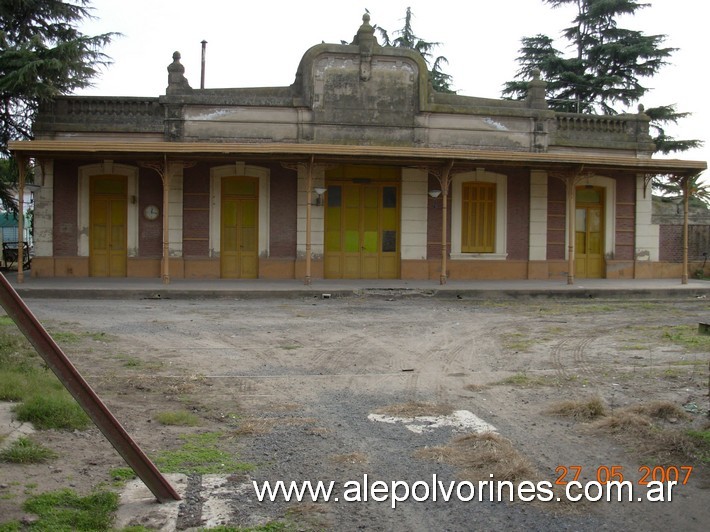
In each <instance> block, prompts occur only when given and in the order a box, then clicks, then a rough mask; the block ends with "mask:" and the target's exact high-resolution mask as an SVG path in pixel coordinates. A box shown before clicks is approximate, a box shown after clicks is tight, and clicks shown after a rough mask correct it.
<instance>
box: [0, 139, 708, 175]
mask: <svg viewBox="0 0 710 532" xmlns="http://www.w3.org/2000/svg"><path fill="white" fill-rule="evenodd" d="M9 149H10V151H11V152H13V153H15V154H16V155H23V156H25V157H37V158H42V157H56V158H65V157H68V156H82V157H103V158H110V157H117V158H126V157H132V158H137V159H144V158H155V157H159V158H161V159H162V158H163V157H166V156H167V157H180V158H186V157H191V158H207V157H217V158H219V157H235V156H242V157H247V156H248V157H258V158H265V159H276V158H281V159H284V160H294V159H295V160H304V159H305V158H309V157H311V156H314V157H317V158H318V159H319V160H322V161H330V162H335V161H338V160H341V161H342V160H346V159H347V160H358V161H362V162H366V161H374V160H377V161H380V162H389V163H390V164H410V165H427V164H430V165H434V164H445V163H446V162H447V161H451V160H454V161H456V162H460V163H463V164H467V165H476V164H480V165H487V164H495V165H510V166H528V167H534V168H540V169H545V168H547V169H550V168H556V169H564V168H579V167H580V166H583V167H584V169H585V171H592V170H607V171H609V170H623V171H627V172H628V171H631V172H638V173H645V174H673V175H678V176H682V175H695V174H698V173H700V172H702V171H703V170H706V169H707V162H705V161H685V160H679V159H653V158H636V157H628V156H609V155H590V154H579V153H572V152H564V153H562V152H561V153H549V152H545V153H532V152H526V151H496V150H468V149H462V148H423V147H422V148H418V147H398V146H361V145H358V146H351V145H337V144H293V143H275V142H271V143H253V144H252V143H220V142H162V141H161V142H120V141H88V140H27V141H11V142H10V143H9Z"/></svg>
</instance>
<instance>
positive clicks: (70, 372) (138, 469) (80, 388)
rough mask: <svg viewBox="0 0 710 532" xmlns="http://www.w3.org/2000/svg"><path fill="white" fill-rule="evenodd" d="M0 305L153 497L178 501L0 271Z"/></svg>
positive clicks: (165, 500) (161, 500) (160, 499)
mask: <svg viewBox="0 0 710 532" xmlns="http://www.w3.org/2000/svg"><path fill="white" fill-rule="evenodd" d="M0 305H2V307H3V308H4V309H5V312H7V314H8V316H10V317H11V318H12V319H13V320H14V322H15V323H16V324H17V327H18V328H19V329H20V331H22V334H24V335H25V336H26V337H27V339H28V340H29V341H30V343H31V344H32V345H33V346H34V348H35V349H36V350H37V352H38V353H39V354H40V356H41V357H42V358H43V359H44V361H45V362H46V363H47V365H48V366H49V367H50V368H51V369H52V371H53V372H54V373H55V375H56V376H57V377H58V378H59V380H60V381H61V382H62V384H64V386H65V387H66V389H67V390H68V391H69V393H70V394H72V396H73V397H74V399H76V401H77V402H78V403H79V405H80V406H81V407H82V408H83V409H84V411H85V412H86V413H87V414H88V415H89V417H90V418H91V420H92V421H93V422H94V424H95V425H96V426H97V427H98V428H99V430H100V431H101V432H102V433H103V435H104V436H105V437H106V439H107V440H108V441H109V442H111V445H113V447H114V449H116V450H117V451H118V454H120V455H121V456H122V457H123V459H124V460H125V461H126V463H127V464H128V465H129V466H130V467H131V469H133V471H135V473H136V475H138V477H139V478H140V479H141V480H142V481H143V482H144V483H145V485H146V486H147V487H148V489H149V490H150V491H151V492H152V493H153V495H155V497H156V499H158V501H159V502H161V503H162V502H168V501H179V500H180V495H178V493H177V492H176V491H175V490H174V489H173V487H172V486H171V485H170V483H169V482H168V481H167V480H166V478H165V477H164V476H163V475H162V474H161V473H160V471H158V469H157V468H156V467H155V464H153V462H151V461H150V458H148V457H147V456H146V455H145V453H144V452H143V451H142V450H141V448H140V447H138V445H137V444H136V443H135V442H134V441H133V439H132V438H131V437H130V436H129V435H128V433H127V432H126V431H125V429H124V428H123V427H122V426H121V424H120V423H119V422H118V420H117V419H116V418H115V417H114V416H113V414H112V413H111V412H110V411H109V409H108V408H107V407H106V405H105V404H104V403H103V402H102V401H101V399H99V396H98V395H96V393H95V392H94V390H92V389H91V386H89V384H88V383H87V382H86V381H85V380H84V378H83V377H82V376H81V374H80V373H79V371H78V370H77V369H76V368H75V367H74V365H73V364H72V363H71V361H70V360H69V359H68V358H67V356H66V355H65V354H64V352H63V351H62V349H61V347H59V346H58V345H57V343H56V342H55V341H54V339H53V338H52V337H51V336H50V335H49V333H48V332H47V331H46V330H45V328H44V327H43V326H42V324H41V323H40V322H39V321H38V320H37V318H36V317H35V316H34V314H32V311H31V310H30V309H29V308H28V307H27V305H25V302H24V301H23V300H22V298H21V297H20V296H19V295H18V293H17V292H16V291H15V289H14V288H13V287H12V286H11V285H10V283H9V282H8V280H7V279H6V278H5V276H4V275H3V274H2V273H0Z"/></svg>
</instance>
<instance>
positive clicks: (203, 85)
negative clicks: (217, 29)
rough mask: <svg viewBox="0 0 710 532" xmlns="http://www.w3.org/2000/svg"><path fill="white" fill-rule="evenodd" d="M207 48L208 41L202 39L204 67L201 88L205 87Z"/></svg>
mask: <svg viewBox="0 0 710 532" xmlns="http://www.w3.org/2000/svg"><path fill="white" fill-rule="evenodd" d="M206 50H207V41H202V69H201V75H200V88H201V89H204V88H205V51H206Z"/></svg>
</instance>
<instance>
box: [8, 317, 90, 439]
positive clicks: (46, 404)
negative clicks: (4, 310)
mask: <svg viewBox="0 0 710 532" xmlns="http://www.w3.org/2000/svg"><path fill="white" fill-rule="evenodd" d="M0 368H2V369H0V400H3V401H14V402H19V404H18V405H17V406H16V407H15V409H14V410H15V415H16V417H17V418H18V419H19V420H20V421H28V422H31V423H32V424H34V426H35V427H36V428H40V429H45V428H59V429H84V428H86V427H87V426H88V424H89V418H88V417H87V416H86V414H85V413H84V411H83V410H82V409H81V407H79V405H78V404H77V403H76V402H75V401H74V399H73V398H72V397H71V396H70V395H69V393H68V392H67V391H66V390H65V389H64V386H63V385H62V383H61V382H59V380H58V379H57V377H56V376H55V375H54V373H52V372H51V371H49V370H47V368H46V367H44V366H43V362H42V359H41V358H40V357H39V356H38V355H37V353H35V351H34V350H33V349H32V347H31V346H30V344H29V342H28V341H27V340H26V338H25V337H24V336H23V335H22V334H21V333H20V331H19V330H18V329H17V327H16V326H15V324H14V322H13V321H12V320H11V319H10V318H8V317H7V316H3V317H2V320H0Z"/></svg>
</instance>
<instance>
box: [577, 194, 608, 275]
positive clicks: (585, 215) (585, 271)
mask: <svg viewBox="0 0 710 532" xmlns="http://www.w3.org/2000/svg"><path fill="white" fill-rule="evenodd" d="M602 199H603V196H602V189H598V188H594V189H589V188H580V189H577V206H576V220H575V231H576V238H575V276H576V277H580V278H587V279H600V278H601V277H603V276H604V223H603V220H604V216H603V212H604V209H603V204H602Z"/></svg>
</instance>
